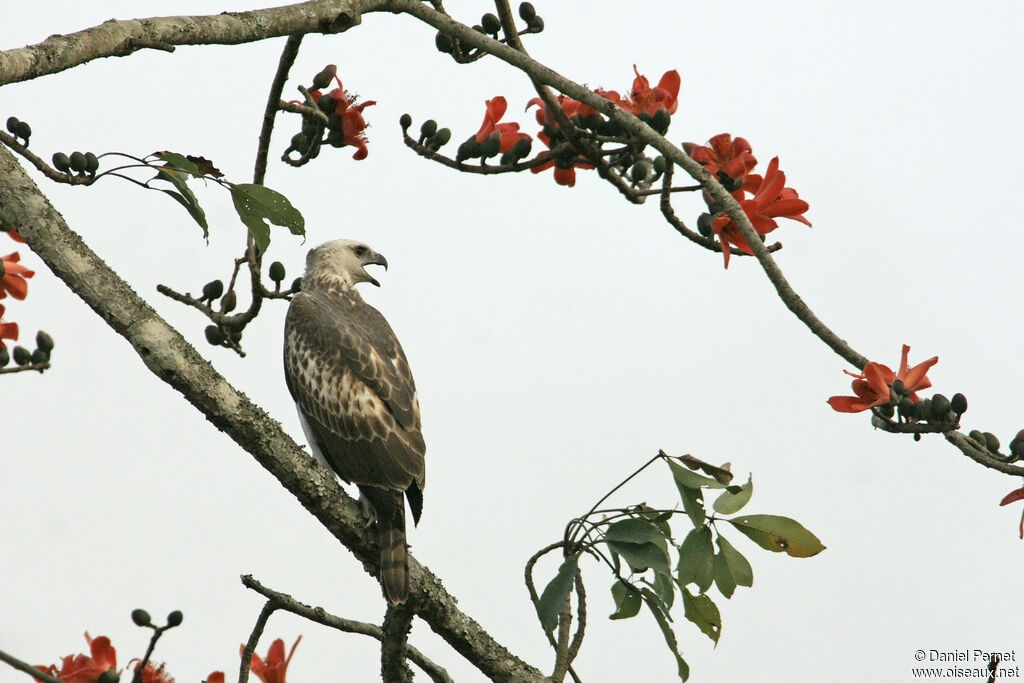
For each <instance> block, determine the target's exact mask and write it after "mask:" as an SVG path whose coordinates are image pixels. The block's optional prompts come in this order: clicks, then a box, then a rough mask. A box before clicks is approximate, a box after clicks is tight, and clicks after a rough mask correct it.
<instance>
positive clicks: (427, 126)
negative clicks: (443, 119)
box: [420, 119, 437, 140]
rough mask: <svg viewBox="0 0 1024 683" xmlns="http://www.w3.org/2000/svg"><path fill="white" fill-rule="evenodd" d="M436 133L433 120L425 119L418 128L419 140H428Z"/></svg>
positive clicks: (435, 123) (435, 124)
mask: <svg viewBox="0 0 1024 683" xmlns="http://www.w3.org/2000/svg"><path fill="white" fill-rule="evenodd" d="M436 132H437V121H435V120H434V119H427V120H426V121H424V122H423V125H421V126H420V139H421V140H422V139H426V138H429V137H430V136H431V135H433V134H434V133H436Z"/></svg>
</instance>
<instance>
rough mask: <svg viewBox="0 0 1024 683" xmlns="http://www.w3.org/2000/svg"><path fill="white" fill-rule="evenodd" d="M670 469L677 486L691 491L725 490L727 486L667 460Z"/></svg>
mask: <svg viewBox="0 0 1024 683" xmlns="http://www.w3.org/2000/svg"><path fill="white" fill-rule="evenodd" d="M665 462H667V463H668V466H669V469H671V470H672V478H673V479H675V481H676V486H685V487H687V488H691V489H699V488H702V487H703V488H709V489H724V488H725V484H723V483H721V482H719V481H717V480H715V479H712V478H711V477H705V476H704V475H701V474H697V473H696V472H694V471H692V470H688V469H687V468H685V467H683V466H682V465H680V464H679V463H677V462H673V461H672V460H666V461H665Z"/></svg>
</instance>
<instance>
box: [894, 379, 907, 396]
mask: <svg viewBox="0 0 1024 683" xmlns="http://www.w3.org/2000/svg"><path fill="white" fill-rule="evenodd" d="M892 390H893V391H895V392H896V393H897V394H905V393H907V386H906V385H905V384H904V383H903V380H901V379H897V380H896V381H895V382H893V383H892Z"/></svg>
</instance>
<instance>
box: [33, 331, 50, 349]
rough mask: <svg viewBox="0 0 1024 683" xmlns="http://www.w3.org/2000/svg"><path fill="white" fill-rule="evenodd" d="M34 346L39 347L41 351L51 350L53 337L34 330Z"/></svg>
mask: <svg viewBox="0 0 1024 683" xmlns="http://www.w3.org/2000/svg"><path fill="white" fill-rule="evenodd" d="M36 348H40V349H42V350H43V351H53V337H51V336H50V335H48V334H46V333H45V332H43V331H42V330H39V331H38V332H36Z"/></svg>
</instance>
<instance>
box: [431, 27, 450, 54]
mask: <svg viewBox="0 0 1024 683" xmlns="http://www.w3.org/2000/svg"><path fill="white" fill-rule="evenodd" d="M434 46H435V47H437V51H438V52H445V53H447V52H451V51H452V48H453V45H452V39H451V38H449V37H448V34H446V33H441V32H440V31H438V32H437V35H436V36H434Z"/></svg>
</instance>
